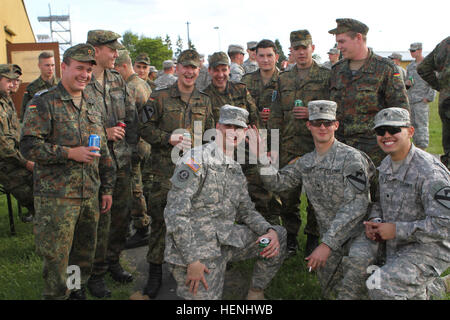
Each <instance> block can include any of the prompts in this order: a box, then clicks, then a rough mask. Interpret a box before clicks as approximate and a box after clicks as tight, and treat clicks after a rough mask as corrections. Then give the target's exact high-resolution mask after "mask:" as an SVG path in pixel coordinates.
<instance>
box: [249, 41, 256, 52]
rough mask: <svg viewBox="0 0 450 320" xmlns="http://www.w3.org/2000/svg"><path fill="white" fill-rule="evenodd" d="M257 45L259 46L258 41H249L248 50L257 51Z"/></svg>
mask: <svg viewBox="0 0 450 320" xmlns="http://www.w3.org/2000/svg"><path fill="white" fill-rule="evenodd" d="M257 45H258V42H257V41H249V42H247V49H248V50H253V49H256V46H257Z"/></svg>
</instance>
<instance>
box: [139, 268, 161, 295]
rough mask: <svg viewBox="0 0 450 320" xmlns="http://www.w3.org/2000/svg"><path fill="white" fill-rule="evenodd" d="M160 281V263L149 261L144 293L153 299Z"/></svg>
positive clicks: (159, 286)
mask: <svg viewBox="0 0 450 320" xmlns="http://www.w3.org/2000/svg"><path fill="white" fill-rule="evenodd" d="M161 283H162V264H155V263H150V267H149V273H148V281H147V285H146V286H145V288H144V292H143V293H144V295H147V296H149V297H150V299H155V298H156V296H157V295H158V292H159V289H160V288H161Z"/></svg>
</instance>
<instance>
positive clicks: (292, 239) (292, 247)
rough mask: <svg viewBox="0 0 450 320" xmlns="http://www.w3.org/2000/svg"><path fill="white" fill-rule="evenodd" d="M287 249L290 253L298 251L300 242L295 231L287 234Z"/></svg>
mask: <svg viewBox="0 0 450 320" xmlns="http://www.w3.org/2000/svg"><path fill="white" fill-rule="evenodd" d="M287 249H288V254H289V255H294V254H296V253H297V249H298V242H297V235H296V234H295V233H288V235H287Z"/></svg>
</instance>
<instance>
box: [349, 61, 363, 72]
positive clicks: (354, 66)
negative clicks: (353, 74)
mask: <svg viewBox="0 0 450 320" xmlns="http://www.w3.org/2000/svg"><path fill="white" fill-rule="evenodd" d="M366 60H367V59H362V60H350V70H352V71H356V70H359V69H361V67H362V66H363V65H364V63H366Z"/></svg>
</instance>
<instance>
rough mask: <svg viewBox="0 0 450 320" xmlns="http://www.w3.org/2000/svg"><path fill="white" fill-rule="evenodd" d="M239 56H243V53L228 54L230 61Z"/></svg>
mask: <svg viewBox="0 0 450 320" xmlns="http://www.w3.org/2000/svg"><path fill="white" fill-rule="evenodd" d="M238 54H243V53H242V52H228V56H229V57H230V59H234V57H236V56H237V55H238Z"/></svg>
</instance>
